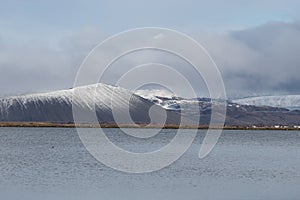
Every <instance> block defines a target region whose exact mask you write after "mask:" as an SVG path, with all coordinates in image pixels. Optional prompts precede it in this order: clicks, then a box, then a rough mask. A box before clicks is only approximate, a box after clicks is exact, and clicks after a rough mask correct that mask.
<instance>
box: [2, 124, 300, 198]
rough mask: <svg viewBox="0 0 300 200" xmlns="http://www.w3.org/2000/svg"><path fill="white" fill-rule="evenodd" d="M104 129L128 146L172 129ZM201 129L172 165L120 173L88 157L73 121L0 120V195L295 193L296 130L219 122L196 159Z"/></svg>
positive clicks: (146, 144)
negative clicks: (22, 123) (210, 144)
mask: <svg viewBox="0 0 300 200" xmlns="http://www.w3.org/2000/svg"><path fill="white" fill-rule="evenodd" d="M86 131H87V132H88V131H89V129H86ZM105 131H106V134H107V135H108V137H109V138H110V139H111V140H112V141H113V142H114V143H116V144H117V145H118V146H120V147H122V148H124V149H127V150H131V151H136V152H147V151H153V150H155V149H157V148H159V147H162V146H164V145H165V144H167V143H168V142H169V141H170V139H171V138H172V137H173V136H174V134H175V133H176V130H163V131H162V133H160V134H158V135H157V136H155V137H153V138H150V139H137V138H133V137H130V136H126V135H124V134H121V133H120V131H119V130H118V129H106V130H105ZM136 131H149V130H143V129H136ZM186 132H187V134H189V130H186ZM204 135H205V131H204V130H199V134H198V136H197V137H196V139H195V140H194V142H193V144H192V146H191V147H190V148H189V150H188V151H187V152H186V153H185V154H184V155H183V156H182V157H181V158H180V159H179V160H178V161H176V162H175V163H173V164H172V165H170V166H168V167H166V168H164V169H162V170H160V171H157V172H152V173H146V174H127V173H123V172H118V171H115V170H113V169H111V168H109V167H106V166H105V165H103V164H101V163H99V162H98V161H97V160H95V159H94V158H93V157H92V156H91V155H90V154H89V153H88V152H87V150H86V149H85V148H84V146H83V145H82V143H81V141H80V139H79V137H78V135H77V132H76V129H60V128H0V199H30V200H35V199H123V200H127V199H130V200H131V199H187V200H189V199H197V200H199V199H213V200H216V199H228V200H229V199H230V200H234V199H239V200H240V199H249V200H250V199H251V200H252V199H264V200H266V199H272V200H273V199H278V200H279V199H287V200H291V199H295V200H296V199H297V200H298V199H299V196H300V132H299V131H228V130H227V131H224V132H223V134H222V135H221V137H220V140H219V142H218V144H217V145H216V147H215V148H214V150H213V152H212V153H211V154H209V156H208V157H206V158H204V159H199V158H198V151H199V148H200V145H201V142H202V140H203V138H204Z"/></svg>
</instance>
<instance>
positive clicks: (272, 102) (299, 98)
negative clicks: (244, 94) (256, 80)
mask: <svg viewBox="0 0 300 200" xmlns="http://www.w3.org/2000/svg"><path fill="white" fill-rule="evenodd" d="M232 102H234V103H238V104H243V105H254V106H272V107H281V108H287V109H291V110H296V109H298V110H300V95H285V96H260V97H249V98H243V99H235V100H232Z"/></svg>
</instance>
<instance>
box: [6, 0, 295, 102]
mask: <svg viewBox="0 0 300 200" xmlns="http://www.w3.org/2000/svg"><path fill="white" fill-rule="evenodd" d="M152 26H155V27H163V28H170V29H174V30H177V31H180V32H183V33H185V34H188V35H189V36H191V37H193V38H194V39H196V40H197V41H198V42H199V43H201V44H202V45H203V46H204V47H205V48H206V49H207V51H208V52H209V54H210V55H211V57H212V58H213V60H214V61H215V62H216V64H217V66H218V67H219V69H220V71H221V74H222V77H223V80H224V83H225V88H226V92H227V95H228V97H229V98H239V97H245V96H255V95H282V94H300V87H299V85H300V73H299V72H300V57H299V52H300V1H296V0H294V1H293V0H273V1H272V0H260V1H258V0H253V1H243V0H226V1H225V0H219V1H217V0H210V1H201V0H198V1H197V0H195V1H193V0H184V1H183V0H182V1H181V0H178V1H173V0H165V1H161V0H160V1H158V0H152V1H143V0H133V1H115V0H110V1H96V0H91V1H84V0H81V1H71V0H70V1H68V0H59V1H58V0H52V1H42V0H27V1H22V0H0V96H10V95H20V94H26V93H34V92H45V91H51V90H57V89H67V88H71V87H72V86H73V83H74V80H75V76H76V73H77V71H78V69H79V66H80V64H81V63H82V61H83V60H84V58H85V57H86V56H87V55H88V53H89V52H90V51H91V50H92V49H93V47H95V46H96V45H97V44H98V43H100V42H101V41H103V40H105V39H106V38H107V37H109V36H111V35H114V34H117V33H119V32H121V31H125V30H128V29H132V28H138V27H152ZM146 53H147V52H144V54H143V55H142V54H141V55H138V56H132V57H131V58H130V57H129V59H127V61H128V60H130V61H131V63H135V61H134V58H137V57H138V58H139V61H138V62H141V60H140V59H141V58H145V57H147V56H146V55H148V57H151V58H155V59H156V60H160V61H162V60H163V61H166V60H167V59H169V61H170V62H169V63H173V65H175V67H176V65H179V64H180V61H178V62H175V61H176V59H174V58H167V56H157V55H156V53H153V52H150V53H148V54H146ZM147 59H148V60H149V58H147ZM147 59H146V60H147ZM146 60H145V61H146ZM124 63H126V62H125V61H124V62H123V63H122V62H120V63H119V65H117V66H116V67H115V71H114V70H112V72H111V76H108V78H107V79H108V80H109V79H111V80H112V79H116V77H114V76H117V75H118V76H119V75H120V74H119V73H120V72H122V71H124V69H122V70H121V69H120V68H122V67H123V66H125V64H124ZM182 65H183V64H182ZM182 73H186V74H187V76H189V71H188V70H187V71H186V72H182ZM116 74H117V75H116ZM188 78H190V79H193V80H192V82H194V83H195V84H197V83H196V80H197V78H193V77H192V76H191V77H188ZM200 82H201V81H200ZM199 85H201V84H199ZM178 87H180V86H178ZM179 89H180V88H179ZM181 89H182V90H184V88H181ZM202 89H203V88H202V87H199V95H200V96H201V95H203V96H204V95H205V93H204V92H203V93H202Z"/></svg>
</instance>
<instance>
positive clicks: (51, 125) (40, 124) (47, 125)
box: [0, 122, 300, 131]
mask: <svg viewBox="0 0 300 200" xmlns="http://www.w3.org/2000/svg"><path fill="white" fill-rule="evenodd" d="M0 127H15V128H21V127H32V128H34V127H35V128H142V129H143V128H154V129H179V128H181V129H204V130H207V129H209V128H210V129H223V130H287V131H299V130H300V128H293V127H286V126H284V127H279V128H277V127H271V126H270V127H269V126H264V127H253V126H225V127H209V126H208V125H199V126H195V125H182V126H179V125H176V124H166V125H147V124H137V125H136V124H121V125H117V124H109V123H107V124H77V125H75V124H67V123H66V124H64V123H50V122H0Z"/></svg>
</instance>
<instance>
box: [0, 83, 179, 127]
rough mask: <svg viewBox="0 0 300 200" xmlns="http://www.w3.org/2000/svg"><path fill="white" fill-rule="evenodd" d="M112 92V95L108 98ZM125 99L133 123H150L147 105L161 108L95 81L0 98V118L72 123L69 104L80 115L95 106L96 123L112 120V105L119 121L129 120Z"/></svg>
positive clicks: (153, 109)
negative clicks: (46, 91) (88, 83)
mask: <svg viewBox="0 0 300 200" xmlns="http://www.w3.org/2000/svg"><path fill="white" fill-rule="evenodd" d="M74 92H75V93H76V94H78V92H80V93H79V95H76V98H73V95H74ZM112 95H113V98H111V97H112ZM128 99H130V101H129V111H130V115H131V117H132V119H133V120H134V122H136V123H150V118H149V113H148V111H149V109H150V108H151V111H154V112H156V113H157V114H158V115H159V114H160V112H162V111H163V112H164V109H163V108H161V107H160V106H157V105H155V104H154V103H152V102H151V101H148V100H146V99H144V98H142V97H140V96H137V95H135V94H133V93H132V92H130V91H129V90H126V89H124V88H120V87H114V86H110V85H105V84H100V83H99V84H95V85H88V86H82V87H78V88H76V89H69V90H59V91H54V92H48V93H39V94H30V95H22V96H13V97H6V98H0V121H11V122H12V121H19V122H21V121H32V122H56V123H72V122H73V113H72V105H73V106H76V108H77V110H79V111H80V112H82V113H83V115H84V113H85V112H90V111H91V110H93V109H94V108H95V110H96V113H97V117H98V120H99V122H100V123H114V122H115V120H114V116H113V114H112V109H114V111H116V112H117V113H118V114H119V115H120V116H119V119H121V121H120V122H121V123H124V124H127V123H130V122H131V121H130V120H129V119H128V115H127V114H126V113H128ZM73 101H74V102H73ZM72 102H73V104H72ZM123 114H124V117H123V118H122V115H123ZM170 115H172V113H171V114H170ZM173 115H174V114H173ZM171 118H172V117H171V116H168V120H169V123H176V122H177V121H176V119H175V118H176V117H175V116H173V118H174V119H171ZM177 118H178V117H177ZM87 122H89V121H87Z"/></svg>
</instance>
